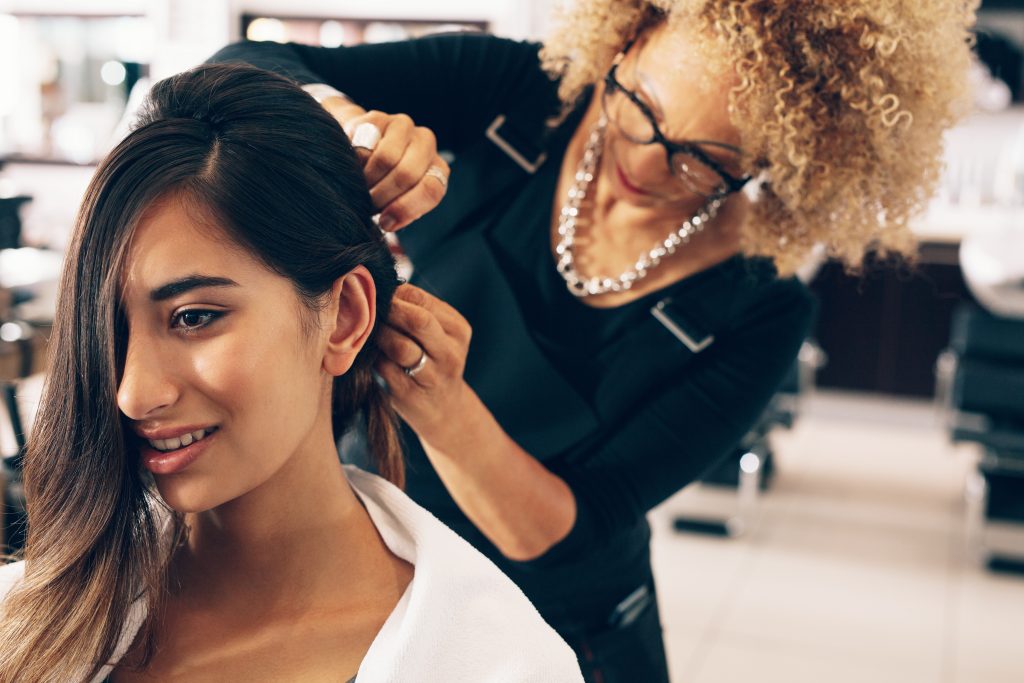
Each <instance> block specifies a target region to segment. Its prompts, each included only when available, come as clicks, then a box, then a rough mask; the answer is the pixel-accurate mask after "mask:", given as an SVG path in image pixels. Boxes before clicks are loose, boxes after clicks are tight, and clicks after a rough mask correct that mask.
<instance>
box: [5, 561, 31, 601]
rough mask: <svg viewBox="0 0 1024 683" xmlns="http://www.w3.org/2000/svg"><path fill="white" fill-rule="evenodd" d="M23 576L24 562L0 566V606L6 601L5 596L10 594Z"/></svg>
mask: <svg viewBox="0 0 1024 683" xmlns="http://www.w3.org/2000/svg"><path fill="white" fill-rule="evenodd" d="M23 576H25V563H24V562H11V563H10V564H5V565H2V566H0V604H3V602H4V601H5V600H6V599H7V594H8V593H10V592H11V589H12V588H14V586H15V584H17V583H18V582H19V581H21V579H22V577H23Z"/></svg>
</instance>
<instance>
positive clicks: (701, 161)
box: [601, 42, 751, 197]
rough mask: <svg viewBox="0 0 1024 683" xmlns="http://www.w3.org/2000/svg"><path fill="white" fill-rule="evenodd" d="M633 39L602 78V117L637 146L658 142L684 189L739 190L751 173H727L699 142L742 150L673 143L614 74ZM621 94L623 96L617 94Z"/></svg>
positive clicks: (705, 194)
mask: <svg viewBox="0 0 1024 683" xmlns="http://www.w3.org/2000/svg"><path fill="white" fill-rule="evenodd" d="M631 45H632V42H630V43H629V44H627V45H626V47H625V48H623V50H622V52H620V53H619V55H618V56H617V57H616V58H615V63H614V64H612V68H611V69H609V70H608V74H607V75H606V76H605V77H604V93H603V94H602V95H601V106H602V108H603V109H604V113H605V116H606V117H607V118H608V120H609V121H611V122H612V123H614V124H615V126H616V128H618V129H619V131H621V132H622V134H623V136H624V137H625V138H626V139H627V140H629V141H630V142H633V143H636V144H638V145H650V144H653V143H655V142H656V143H658V144H660V145H661V146H662V147H664V148H665V157H666V159H667V160H668V167H669V171H670V172H671V173H672V175H673V176H675V177H676V178H678V179H679V180H681V181H682V182H683V183H684V184H685V185H686V186H687V188H688V189H689V190H690V191H692V192H694V193H696V194H699V195H701V196H703V197H713V196H722V195H727V194H730V193H732V192H736V191H738V190H740V189H741V188H742V187H743V186H744V185H746V184H747V183H748V182H749V181H750V178H751V176H749V175H745V176H743V177H742V178H737V177H735V176H733V175H731V174H729V173H728V172H727V171H726V170H725V169H724V168H722V165H721V164H720V163H718V162H717V161H715V160H714V159H712V158H711V157H710V156H708V154H707V153H705V152H704V150H702V149H701V148H700V146H699V145H704V146H706V147H714V148H716V149H719V150H721V151H722V152H723V153H725V154H730V155H735V157H736V158H737V160H738V159H739V156H740V155H741V154H742V150H740V149H739V148H737V147H734V146H732V145H727V144H725V143H724V142H715V141H711V140H707V141H705V140H695V141H692V142H673V141H671V140H669V139H668V138H666V137H665V135H664V134H663V133H662V132H661V129H660V128H658V124H657V121H656V119H655V117H654V113H653V112H652V111H651V109H650V107H648V106H647V105H646V104H644V102H643V100H641V99H640V98H639V97H638V96H637V94H636V93H635V92H633V91H632V90H630V89H629V88H626V87H625V86H624V85H622V83H620V82H619V81H618V79H617V78H616V77H615V74H616V72H617V71H618V69H619V63H620V62H621V61H622V59H623V57H625V55H626V52H627V51H628V50H629V48H630V46H631ZM620 95H622V96H621V97H620Z"/></svg>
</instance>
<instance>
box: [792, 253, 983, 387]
mask: <svg viewBox="0 0 1024 683" xmlns="http://www.w3.org/2000/svg"><path fill="white" fill-rule="evenodd" d="M958 250H959V247H958V245H957V244H946V243H943V244H938V243H931V244H930V243H924V244H922V245H921V248H920V254H919V257H918V262H917V263H916V264H914V265H906V264H903V265H894V264H892V263H880V262H879V261H877V260H874V261H869V262H868V263H867V265H866V266H865V268H864V271H863V273H862V274H860V275H849V274H847V273H846V272H845V271H844V269H843V267H842V266H841V265H840V264H838V263H836V262H828V263H826V264H825V265H824V266H823V267H822V269H821V270H820V271H819V273H818V275H817V277H816V278H815V279H814V281H813V282H812V283H811V288H812V289H813V290H814V292H815V293H816V294H817V296H818V299H819V304H820V309H819V314H818V321H817V327H816V331H815V335H816V338H817V341H818V343H819V344H820V345H821V347H822V349H823V350H824V351H825V352H826V353H827V354H828V364H827V365H826V366H825V367H824V368H822V369H821V370H819V371H818V375H817V383H818V386H820V387H823V388H836V389H852V390H861V391H872V392H880V393H886V394H897V395H903V396H921V397H925V396H932V395H933V394H934V391H935V361H936V359H937V357H938V355H939V352H940V351H942V349H944V348H945V347H946V345H947V344H948V343H949V331H950V323H951V320H952V315H953V310H954V309H955V308H956V306H957V305H958V304H959V303H960V302H962V301H965V300H970V299H971V296H970V294H969V292H968V290H967V286H966V284H965V283H964V279H963V275H962V274H961V272H960V266H959V262H958V258H957V254H958Z"/></svg>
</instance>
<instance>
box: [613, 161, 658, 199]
mask: <svg viewBox="0 0 1024 683" xmlns="http://www.w3.org/2000/svg"><path fill="white" fill-rule="evenodd" d="M615 173H616V174H617V175H618V177H619V182H620V183H622V186H623V187H625V188H626V189H627V190H629V191H630V192H632V193H633V194H639V195H645V196H646V195H649V194H650V192H647V191H646V190H642V189H640V188H639V187H637V186H636V185H634V184H633V183H631V182H629V178H627V177H626V173H625V172H624V171H623V170H622V167H621V166H619V165H618V164H615Z"/></svg>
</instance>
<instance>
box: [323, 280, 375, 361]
mask: <svg viewBox="0 0 1024 683" xmlns="http://www.w3.org/2000/svg"><path fill="white" fill-rule="evenodd" d="M323 315H324V316H325V319H324V321H323V322H324V326H323V329H324V330H326V331H328V332H329V336H328V338H327V347H326V348H325V349H324V359H323V368H324V370H325V371H326V372H327V373H328V374H330V375H333V376H335V377H338V376H340V375H344V374H345V373H346V372H348V371H349V369H350V368H351V367H352V364H353V363H355V360H356V356H357V355H358V354H359V352H360V351H361V350H362V348H363V346H364V345H365V344H366V340H367V339H369V338H370V333H371V332H373V325H374V323H375V322H376V320H377V288H376V287H375V286H374V284H373V276H371V275H370V272H369V271H368V270H366V268H365V267H364V266H356V267H355V268H353V269H352V270H350V271H349V272H347V273H345V274H344V275H342V276H341V277H339V278H338V279H337V280H335V282H334V285H333V286H332V287H331V302H330V305H329V306H328V307H327V310H326V311H324V313H323Z"/></svg>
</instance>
